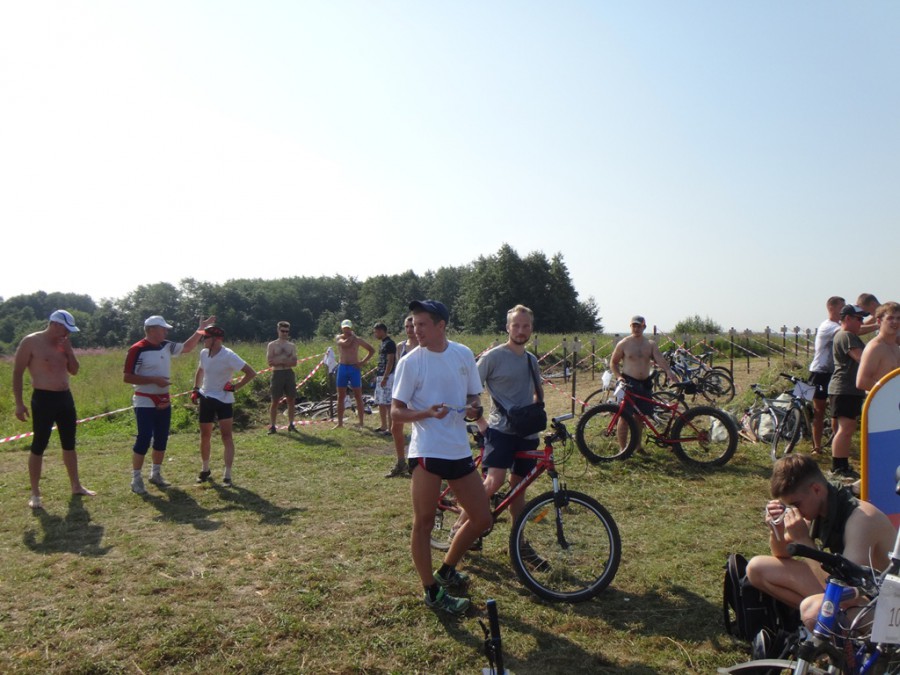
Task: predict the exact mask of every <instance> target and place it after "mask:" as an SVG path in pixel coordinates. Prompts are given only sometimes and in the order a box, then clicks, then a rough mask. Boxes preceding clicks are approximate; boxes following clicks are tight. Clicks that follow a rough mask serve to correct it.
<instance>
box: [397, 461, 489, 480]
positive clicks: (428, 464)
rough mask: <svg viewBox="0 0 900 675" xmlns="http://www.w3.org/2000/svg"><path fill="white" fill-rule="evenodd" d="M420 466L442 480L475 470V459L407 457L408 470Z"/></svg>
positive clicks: (456, 477) (465, 474) (462, 475)
mask: <svg viewBox="0 0 900 675" xmlns="http://www.w3.org/2000/svg"><path fill="white" fill-rule="evenodd" d="M418 466H421V467H422V468H423V469H425V471H427V472H428V473H433V474H435V475H437V476H440V477H441V478H442V479H443V480H457V479H458V478H464V477H465V476H468V475H469V474H470V473H472V472H473V471H475V459H474V458H472V457H468V458H466V457H463V458H462V459H438V458H436V457H411V458H410V459H409V472H410V473H412V472H413V469H415V468H416V467H418Z"/></svg>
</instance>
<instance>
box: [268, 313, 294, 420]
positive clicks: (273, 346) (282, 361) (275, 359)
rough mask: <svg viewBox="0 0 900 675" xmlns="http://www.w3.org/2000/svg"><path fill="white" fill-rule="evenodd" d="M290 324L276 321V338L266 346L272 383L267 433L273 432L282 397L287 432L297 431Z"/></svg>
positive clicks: (292, 345) (292, 344)
mask: <svg viewBox="0 0 900 675" xmlns="http://www.w3.org/2000/svg"><path fill="white" fill-rule="evenodd" d="M290 336H291V324H289V323H288V322H287V321H279V322H278V339H277V340H272V341H271V342H270V343H269V344H268V345H267V346H266V362H267V363H268V364H269V368H271V369H272V383H271V385H270V391H269V393H270V394H271V395H272V403H271V405H270V406H269V431H268V433H269V435H271V434H274V433H275V418H276V417H277V415H278V404H279V402H280V401H281V399H282V398H284V399H286V400H287V414H288V428H287V430H288V433H290V432H292V431H297V428H296V427H295V426H294V398H295V394H296V393H297V378H296V376H295V375H294V366H296V365H297V347H296V346H295V345H294V343H293V342H291V341H290V339H289V338H290Z"/></svg>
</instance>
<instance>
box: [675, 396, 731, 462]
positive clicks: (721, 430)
mask: <svg viewBox="0 0 900 675" xmlns="http://www.w3.org/2000/svg"><path fill="white" fill-rule="evenodd" d="M672 439H673V440H674V441H675V443H674V444H673V445H672V450H673V451H674V452H675V455H676V456H677V457H678V459H680V460H681V461H683V462H684V463H686V464H690V465H692V466H700V467H710V466H722V465H723V464H725V463H727V462H728V460H729V459H731V457H732V456H733V455H734V451H735V450H736V449H737V442H738V430H737V425H736V424H735V423H734V420H732V419H731V415H729V414H728V413H726V412H725V411H723V410H719V409H718V408H710V407H709V406H705V405H701V406H697V407H696V408H691V409H690V410H688V411H687V412H686V413H684V414H683V415H682V416H681V417H679V418H678V419H677V420H675V424H674V425H672Z"/></svg>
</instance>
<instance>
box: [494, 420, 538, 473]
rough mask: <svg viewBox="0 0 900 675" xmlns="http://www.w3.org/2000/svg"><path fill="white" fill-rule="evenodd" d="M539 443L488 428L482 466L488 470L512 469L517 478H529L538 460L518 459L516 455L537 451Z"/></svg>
mask: <svg viewBox="0 0 900 675" xmlns="http://www.w3.org/2000/svg"><path fill="white" fill-rule="evenodd" d="M539 441H540V439H539V438H522V437H521V436H516V435H515V434H504V433H503V432H502V431H497V430H496V429H492V428H491V427H488V428H487V432H485V435H484V461H483V462H482V463H481V466H482V467H483V468H488V469H510V468H511V469H512V472H513V474H515V475H516V476H527V475H528V472H529V471H531V470H532V469H533V468H534V466H535V464H537V460H534V459H517V458H516V453H517V452H520V451H524V450H536V449H537V447H538V442H539Z"/></svg>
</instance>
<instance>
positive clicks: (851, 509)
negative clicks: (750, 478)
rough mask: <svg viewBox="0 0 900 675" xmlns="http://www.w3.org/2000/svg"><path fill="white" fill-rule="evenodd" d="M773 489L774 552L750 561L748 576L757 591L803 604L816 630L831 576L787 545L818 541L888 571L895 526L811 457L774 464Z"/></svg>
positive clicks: (810, 625)
mask: <svg viewBox="0 0 900 675" xmlns="http://www.w3.org/2000/svg"><path fill="white" fill-rule="evenodd" d="M770 489H771V493H772V501H770V502H769V503H768V504H767V505H766V524H767V525H769V528H770V532H769V545H770V547H771V550H772V555H760V556H756V557H754V558H753V559H751V560H750V563H749V564H748V565H747V578H748V579H749V580H750V583H751V584H753V586H755V587H756V588H758V589H759V590H761V591H763V592H765V593H768V594H769V595H771V596H773V597H775V598H777V599H778V600H781V601H782V602H784V603H786V604H788V605H790V606H791V607H799V608H800V614H801V617H802V619H803V623H804V624H805V625H806V627H807V628H809V629H810V630H812V628H813V626H814V625H815V622H816V616H817V615H818V613H819V607H820V606H821V604H822V598H823V593H824V591H825V581H826V578H827V574H826V573H825V571H824V570H822V568H821V567H820V566H819V563H817V562H814V561H811V560H808V559H805V558H796V559H795V558H792V557H790V555H789V554H788V552H787V545H788V544H790V543H798V544H806V545H807V546H812V547H819V545H818V544H817V543H816V540H818V541H819V542H821V548H824V549H827V550H829V551H831V552H832V553H840V554H841V555H843V556H844V557H845V558H847V559H848V560H852V561H853V562H855V563H858V564H860V565H872V566H873V567H875V568H877V569H884V568H885V567H886V566H887V564H888V555H889V553H890V552H891V550H892V549H893V546H894V527H893V526H892V525H891V522H890V520H888V517H887V516H886V515H884V514H883V513H882V512H881V511H879V510H878V509H877V508H875V507H874V506H873V505H872V504H870V503H868V502H864V501H860V500H858V499H856V498H855V497H854V496H853V495H852V493H851V492H850V488H849V487H840V488H839V487H836V486H835V485H832V484H831V483H829V482H828V481H827V480H825V476H823V475H822V471H821V470H820V469H819V465H818V464H817V463H816V462H815V460H814V459H813V458H812V457H810V456H808V455H799V454H797V455H787V456H785V457H782V458H781V459H779V460H778V461H777V462H775V466H774V468H773V470H772V479H771V483H770ZM855 602H856V601H851V602H849V603H847V604H848V605H849V604H854V603H855Z"/></svg>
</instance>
